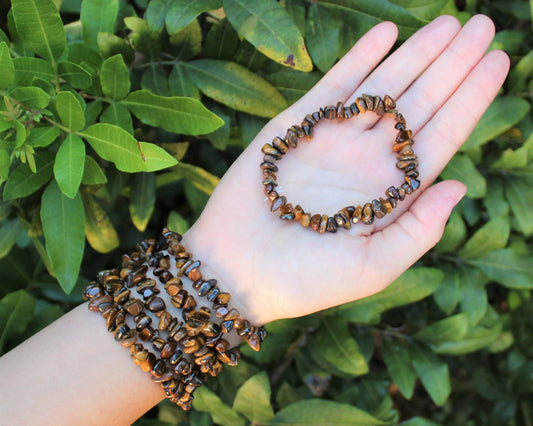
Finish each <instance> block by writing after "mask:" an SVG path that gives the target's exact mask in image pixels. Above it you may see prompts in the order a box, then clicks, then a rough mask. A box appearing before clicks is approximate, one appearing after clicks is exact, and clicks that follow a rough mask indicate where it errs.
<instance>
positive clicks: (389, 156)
mask: <svg viewBox="0 0 533 426" xmlns="http://www.w3.org/2000/svg"><path fill="white" fill-rule="evenodd" d="M493 36H494V26H493V23H492V22H491V21H490V20H489V19H488V18H487V17H485V16H481V15H478V16H475V17H473V18H472V19H471V20H470V21H469V22H468V23H466V24H465V25H464V26H463V27H462V28H461V25H460V24H459V22H458V21H457V20H456V19H455V18H452V17H449V16H441V17H439V18H437V19H436V20H435V21H433V22H432V23H430V24H428V25H427V26H425V27H424V28H422V29H421V30H420V31H418V32H417V33H416V34H414V35H413V36H412V37H411V38H410V39H409V40H407V41H406V42H405V43H404V44H403V45H402V46H401V47H399V48H398V49H397V50H396V51H395V52H394V53H393V54H392V55H390V56H389V57H388V58H387V59H386V60H385V61H383V62H382V63H381V64H380V65H379V66H378V64H379V63H380V62H381V61H382V59H383V57H384V56H385V55H386V54H387V53H388V52H389V50H390V49H391V47H392V46H393V44H394V42H395V40H396V37H397V28H396V26H395V25H394V24H393V23H390V22H383V23H381V24H379V25H377V26H375V27H374V28H372V29H371V30H370V31H369V32H368V33H367V34H366V35H365V36H363V37H362V38H361V40H360V41H359V42H358V43H357V44H356V45H355V46H354V47H353V48H352V49H351V50H350V52H348V53H347V54H346V55H345V56H344V57H343V58H342V59H341V60H340V61H339V63H338V64H337V65H335V67H333V68H332V69H331V70H330V71H329V72H328V74H327V75H326V76H325V77H324V78H323V79H322V80H321V81H320V82H319V83H318V84H317V85H316V86H315V87H314V88H313V89H312V90H310V91H309V92H308V93H307V94H306V95H305V96H304V97H303V98H302V99H300V100H299V101H298V102H297V103H295V104H294V105H292V106H291V107H290V108H288V109H287V110H285V111H284V112H282V113H281V114H279V115H278V116H277V117H276V118H274V119H273V120H272V121H270V122H269V123H268V124H267V125H266V126H265V128H264V129H263V130H262V131H261V132H260V133H259V134H258V135H257V137H256V138H255V139H254V141H253V142H252V143H251V144H250V146H249V147H248V148H247V149H246V150H245V152H244V153H243V154H242V155H241V156H240V157H239V159H238V160H237V161H236V162H235V163H234V164H233V165H232V167H231V168H230V169H229V170H228V172H227V173H226V175H225V176H224V178H223V179H222V180H221V182H220V184H219V186H218V187H217V189H216V191H215V192H214V194H213V195H212V197H211V199H210V201H209V203H208V205H207V206H206V208H205V210H204V212H203V214H202V216H201V217H200V219H199V220H198V221H197V222H196V223H195V224H194V225H193V226H192V228H191V229H190V230H189V231H188V232H187V234H186V235H185V237H184V244H185V245H186V247H187V248H188V249H189V251H191V252H192V253H193V255H194V257H195V258H197V259H201V260H202V271H203V274H204V276H207V277H213V278H217V279H218V280H219V283H220V285H221V286H222V287H224V288H225V289H226V290H228V291H229V292H230V293H231V294H232V295H233V299H232V300H233V301H234V303H235V305H236V306H237V308H238V309H239V310H240V311H241V314H242V315H243V316H245V317H247V318H248V319H250V320H251V322H253V323H256V324H266V323H268V322H271V321H274V320H276V319H280V318H288V317H296V316H301V315H305V314H308V313H311V312H316V311H318V310H322V309H326V308H329V307H332V306H336V305H339V304H341V303H346V302H349V301H352V300H356V299H359V298H363V297H366V296H369V295H371V294H374V293H376V292H378V291H380V290H382V289H383V288H385V287H386V286H387V285H388V284H390V283H391V282H392V281H394V279H395V278H397V277H398V276H399V275H400V274H401V273H402V272H403V271H405V270H406V269H407V268H409V266H411V265H412V264H413V263H414V262H415V261H416V260H417V259H419V258H420V257H421V256H422V255H423V254H424V253H425V252H427V251H428V250H429V249H430V248H431V247H433V246H434V245H435V244H436V243H437V241H438V240H439V239H440V237H441V236H442V232H443V229H444V226H445V224H446V220H447V219H448V217H449V215H450V213H451V210H452V209H453V207H454V206H455V205H456V203H457V202H458V201H459V200H460V199H461V198H462V196H463V195H464V194H465V192H466V188H465V186H464V185H463V184H462V183H460V182H457V181H445V182H440V183H438V184H434V185H432V182H433V181H434V180H435V179H436V178H437V176H438V175H439V173H440V172H441V171H442V169H443V168H444V167H445V165H446V163H447V162H448V161H449V159H450V158H451V157H452V156H453V155H454V154H455V152H456V151H457V150H458V149H459V148H460V146H461V145H462V143H463V142H464V141H465V139H466V138H467V137H468V135H469V134H470V132H471V131H472V129H473V128H474V126H475V124H476V123H477V121H478V120H479V118H480V117H481V115H482V114H483V112H484V111H485V110H486V109H487V107H488V106H489V105H490V103H491V102H492V100H493V99H494V97H495V96H496V94H497V92H498V90H499V88H500V87H501V85H502V84H503V81H504V79H505V77H506V75H507V72H508V69H509V59H508V57H507V55H506V54H505V53H503V52H501V51H491V52H489V53H486V50H487V47H488V46H489V44H490V42H491V40H492V38H493ZM363 93H368V94H372V95H379V96H382V97H383V96H384V95H385V94H389V95H391V96H392V97H393V98H394V99H395V100H396V103H397V108H398V110H399V111H400V112H401V113H402V114H403V115H404V116H405V118H406V120H407V126H408V128H410V129H412V130H413V133H414V139H415V141H416V143H415V145H414V149H415V152H416V154H417V155H418V156H419V158H420V167H419V170H420V179H421V182H422V186H421V190H419V191H418V192H416V193H415V194H414V195H410V196H408V197H407V198H406V199H405V201H403V202H401V203H399V204H398V207H397V208H396V209H395V211H394V212H393V213H392V214H390V215H388V216H386V217H385V218H384V219H382V220H378V221H376V222H374V224H373V225H371V226H366V225H363V224H358V225H355V226H354V227H352V229H351V230H350V231H345V230H343V229H341V230H339V231H338V232H337V233H336V234H328V233H326V234H323V235H319V234H317V233H315V232H312V231H311V230H308V229H304V228H302V227H301V226H300V225H298V224H296V223H286V222H284V221H281V220H280V219H278V218H277V215H275V214H273V213H271V212H270V211H269V208H268V207H269V206H268V203H267V202H266V201H264V200H265V196H264V194H263V191H262V185H261V183H260V181H261V174H260V171H259V163H260V162H261V161H262V154H261V146H262V145H263V144H264V143H265V142H270V141H271V140H272V139H273V138H274V137H275V136H281V137H283V136H284V135H285V132H286V129H287V128H288V127H290V126H291V125H292V124H298V123H300V122H301V121H302V119H303V117H304V116H305V115H306V114H308V113H311V112H313V111H316V110H317V109H318V108H319V107H321V106H325V105H328V104H335V103H336V102H337V101H343V102H345V103H347V104H349V103H351V102H353V100H354V99H355V97H357V96H360V95H361V94H363ZM394 135H395V130H394V121H393V119H392V118H391V117H385V118H382V119H379V117H377V116H376V115H375V114H373V113H367V114H365V115H360V116H359V117H354V118H352V119H350V120H348V121H346V122H344V123H342V124H336V123H324V122H321V123H320V125H319V126H318V127H317V128H316V129H315V136H314V138H313V141H312V142H310V143H307V142H304V141H302V142H300V144H299V146H298V148H297V149H296V150H292V151H289V153H288V154H287V155H286V156H285V157H284V158H283V159H282V160H281V161H279V162H278V164H279V167H280V171H279V173H278V180H279V183H280V185H282V187H283V190H284V194H286V195H287V197H288V198H289V201H291V202H293V204H296V203H300V204H301V205H302V206H303V207H304V209H306V211H311V212H313V213H326V214H329V215H332V214H334V213H336V212H337V210H339V209H340V208H342V207H345V206H347V205H353V204H358V203H361V202H366V201H370V200H372V199H373V198H376V197H380V196H383V192H384V190H385V189H386V188H387V187H389V186H391V185H396V186H397V185H399V184H400V183H401V182H402V174H401V172H400V171H398V170H397V169H396V168H395V166H394V164H395V155H394V153H392V151H391V144H392V140H393V138H394ZM236 368H238V367H236ZM0 377H2V383H3V384H4V386H2V388H0V401H1V403H0V423H5V424H11V425H15V424H20V425H27V424H34V423H36V422H38V423H39V424H41V425H63V424H64V425H70V424H76V425H80V424H84V425H85V424H100V425H102V424H113V425H120V424H131V423H132V422H133V421H135V420H136V419H137V418H139V417H140V416H141V415H142V414H143V413H145V412H146V411H147V410H148V409H150V408H151V407H152V406H154V405H155V404H157V403H158V402H159V401H161V400H162V399H163V397H164V394H163V392H162V391H161V389H160V387H159V385H157V384H154V383H153V382H152V381H151V380H150V378H149V376H148V375H147V374H146V373H144V372H142V371H141V370H140V369H139V368H138V367H137V366H135V365H134V364H133V363H132V362H131V360H130V359H129V353H128V351H127V350H124V349H123V348H121V347H120V345H118V344H117V343H116V342H115V341H114V340H113V338H112V336H111V335H110V334H108V333H107V332H106V330H105V326H104V324H103V320H102V319H101V318H99V316H98V315H96V314H94V313H92V312H89V311H88V310H87V307H86V306H85V304H84V305H81V306H80V307H78V308H76V309H74V310H73V311H71V312H70V313H68V314H66V315H65V316H64V317H62V318H61V319H59V320H58V321H56V322H55V323H53V324H52V325H51V326H49V327H47V328H46V329H44V330H43V331H41V332H40V333H38V334H37V335H35V336H34V337H32V338H30V339H29V340H28V341H26V342H24V343H23V344H21V345H20V346H18V347H17V348H15V349H14V350H12V351H11V352H9V353H8V354H6V355H4V356H3V357H2V358H1V359H0ZM7 384H9V385H7Z"/></svg>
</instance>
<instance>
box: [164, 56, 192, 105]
mask: <svg viewBox="0 0 533 426" xmlns="http://www.w3.org/2000/svg"><path fill="white" fill-rule="evenodd" d="M168 87H169V90H170V94H171V95H172V96H183V97H185V98H194V99H198V100H200V91H199V90H198V88H197V87H196V86H195V85H194V82H193V81H192V79H191V77H189V74H188V73H187V71H186V70H185V68H184V66H183V65H182V64H179V63H178V64H176V65H174V67H173V68H172V71H171V72H170V75H169V76H168Z"/></svg>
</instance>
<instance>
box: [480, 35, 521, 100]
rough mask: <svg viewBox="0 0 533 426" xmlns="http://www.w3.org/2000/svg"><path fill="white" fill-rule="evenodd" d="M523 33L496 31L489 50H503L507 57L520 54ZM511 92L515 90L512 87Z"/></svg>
mask: <svg viewBox="0 0 533 426" xmlns="http://www.w3.org/2000/svg"><path fill="white" fill-rule="evenodd" d="M524 38H525V33H524V32H522V31H518V30H502V31H498V32H497V33H496V35H495V36H494V39H493V40H492V43H491V45H490V47H489V50H495V49H500V50H504V51H505V52H506V53H507V54H508V55H513V54H517V53H519V52H520V50H521V48H522V45H523V43H524ZM512 88H513V90H516V89H515V87H514V85H512Z"/></svg>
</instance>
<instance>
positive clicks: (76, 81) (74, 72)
mask: <svg viewBox="0 0 533 426" xmlns="http://www.w3.org/2000/svg"><path fill="white" fill-rule="evenodd" d="M57 72H58V73H59V76H60V77H61V78H64V79H65V80H66V81H67V82H68V83H69V84H70V85H71V86H72V87H74V88H76V89H88V88H89V87H91V85H92V83H93V81H92V77H91V74H89V73H88V72H87V71H85V69H83V68H82V67H80V66H79V65H77V64H75V63H74V62H61V63H60V64H59V65H58V66H57Z"/></svg>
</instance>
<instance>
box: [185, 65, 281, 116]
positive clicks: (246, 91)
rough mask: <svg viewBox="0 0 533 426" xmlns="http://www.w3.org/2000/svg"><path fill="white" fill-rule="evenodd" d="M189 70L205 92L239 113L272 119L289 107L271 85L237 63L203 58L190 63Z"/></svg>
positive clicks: (195, 81)
mask: <svg viewBox="0 0 533 426" xmlns="http://www.w3.org/2000/svg"><path fill="white" fill-rule="evenodd" d="M187 67H188V68H189V75H190V77H191V78H192V80H193V81H194V83H195V84H196V85H197V86H198V87H199V88H200V90H201V91H202V92H203V93H205V94H206V95H207V96H209V97H210V98H213V99H215V100H216V101H218V102H220V103H223V104H225V105H228V106H229V107H232V108H234V109H237V110H239V111H244V112H247V113H249V114H254V115H259V116H261V117H273V116H275V115H276V114H277V113H279V112H281V111H282V110H283V109H285V107H286V106H287V104H286V102H285V99H283V97H282V96H281V94H280V93H279V92H278V91H277V90H276V89H275V88H274V87H272V86H271V85H270V84H269V83H268V82H266V81H265V80H263V79H262V78H261V77H259V76H258V75H257V74H254V73H252V72H251V71H249V70H248V69H246V68H244V67H242V66H241V65H239V64H236V63H234V62H227V61H219V60H215V59H200V60H196V61H191V62H189V63H187Z"/></svg>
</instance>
